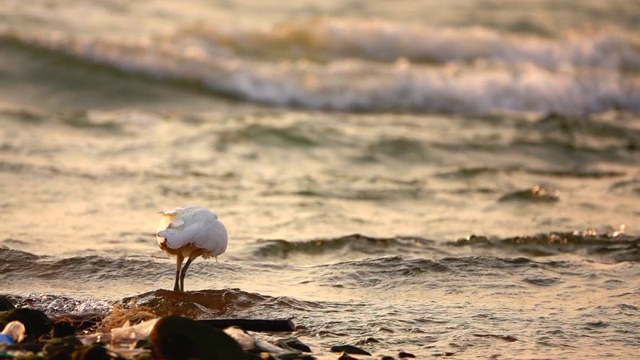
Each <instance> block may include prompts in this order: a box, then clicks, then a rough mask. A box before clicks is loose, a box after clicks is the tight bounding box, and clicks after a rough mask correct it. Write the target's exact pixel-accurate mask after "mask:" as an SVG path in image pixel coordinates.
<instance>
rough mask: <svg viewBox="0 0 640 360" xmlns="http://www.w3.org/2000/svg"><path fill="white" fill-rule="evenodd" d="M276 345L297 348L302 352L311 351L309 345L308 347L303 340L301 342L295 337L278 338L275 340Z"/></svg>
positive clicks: (290, 348)
mask: <svg viewBox="0 0 640 360" xmlns="http://www.w3.org/2000/svg"><path fill="white" fill-rule="evenodd" d="M276 345H278V346H280V347H281V348H284V349H289V350H299V351H302V352H311V348H310V347H308V346H307V345H306V344H304V343H303V342H301V341H300V340H298V339H297V338H295V337H290V338H286V339H280V340H278V341H277V342H276Z"/></svg>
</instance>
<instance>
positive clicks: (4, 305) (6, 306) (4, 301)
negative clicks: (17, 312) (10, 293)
mask: <svg viewBox="0 0 640 360" xmlns="http://www.w3.org/2000/svg"><path fill="white" fill-rule="evenodd" d="M15 308H16V307H15V306H13V303H12V302H11V300H9V298H8V297H6V296H4V295H0V311H7V310H11V309H15Z"/></svg>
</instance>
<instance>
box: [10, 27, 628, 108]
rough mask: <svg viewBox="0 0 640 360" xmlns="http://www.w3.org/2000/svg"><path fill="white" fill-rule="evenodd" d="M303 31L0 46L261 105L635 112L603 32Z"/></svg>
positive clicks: (618, 59)
mask: <svg viewBox="0 0 640 360" xmlns="http://www.w3.org/2000/svg"><path fill="white" fill-rule="evenodd" d="M311 25H312V26H309V24H308V23H297V22H290V23H282V24H278V25H274V26H272V27H270V28H267V29H240V28H223V27H220V28H201V27H200V28H188V29H183V30H181V31H178V32H176V33H175V34H173V35H171V36H165V37H159V38H153V39H137V40H126V41H125V40H121V41H118V40H106V39H94V38H83V37H80V36H69V35H65V34H62V33H58V34H24V33H21V32H19V31H17V30H5V31H4V32H2V34H0V42H1V43H2V44H5V45H6V44H9V43H11V44H14V45H15V44H18V45H19V46H23V47H28V48H37V49H44V50H46V51H51V52H54V53H58V54H60V55H61V56H71V57H73V58H75V59H80V60H81V61H86V62H89V63H95V64H100V65H103V66H107V67H110V68H113V69H117V70H118V71H121V72H124V73H126V74H132V75H143V76H149V77H152V78H157V79H162V80H167V81H171V82H176V83H178V84H192V85H195V86H198V87H200V88H204V89H205V90H207V91H210V92H212V93H213V94H218V95H223V96H230V97H235V98H238V99H242V100H245V101H252V102H258V103H264V104H269V105H273V106H290V107H301V108H308V109H321V110H336V111H366V112H386V111H409V112H417V113H422V112H443V113H462V114H487V113H500V112H533V113H562V114H585V113H594V112H604V111H609V110H620V109H622V110H631V111H633V110H640V79H639V78H638V76H637V75H636V74H637V71H638V70H640V51H639V50H638V49H636V48H635V47H634V46H633V44H631V43H629V42H628V41H627V40H626V39H625V38H623V37H618V36H616V35H615V34H584V35H581V34H572V35H567V36H566V37H564V38H556V39H551V38H538V37H533V36H525V35H519V36H516V35H505V34H502V33H499V32H496V31H493V30H489V29H485V28H468V29H445V28H430V27H425V26H418V25H400V24H395V23H388V22H381V21H369V22H367V21H355V20H338V19H318V20H315V21H314V22H313V23H312V24H311Z"/></svg>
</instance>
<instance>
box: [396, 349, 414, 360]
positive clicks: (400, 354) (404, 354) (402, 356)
mask: <svg viewBox="0 0 640 360" xmlns="http://www.w3.org/2000/svg"><path fill="white" fill-rule="evenodd" d="M398 357H399V358H400V359H406V358H415V357H416V356H415V355H413V354H411V353H408V352H404V351H400V352H399V353H398Z"/></svg>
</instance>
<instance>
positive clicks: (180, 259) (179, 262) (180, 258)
mask: <svg viewBox="0 0 640 360" xmlns="http://www.w3.org/2000/svg"><path fill="white" fill-rule="evenodd" d="M183 261H184V256H182V254H178V256H177V259H176V282H175V284H174V285H173V291H180V287H178V284H179V283H178V280H179V279H180V268H181V267H182V262H183Z"/></svg>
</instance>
